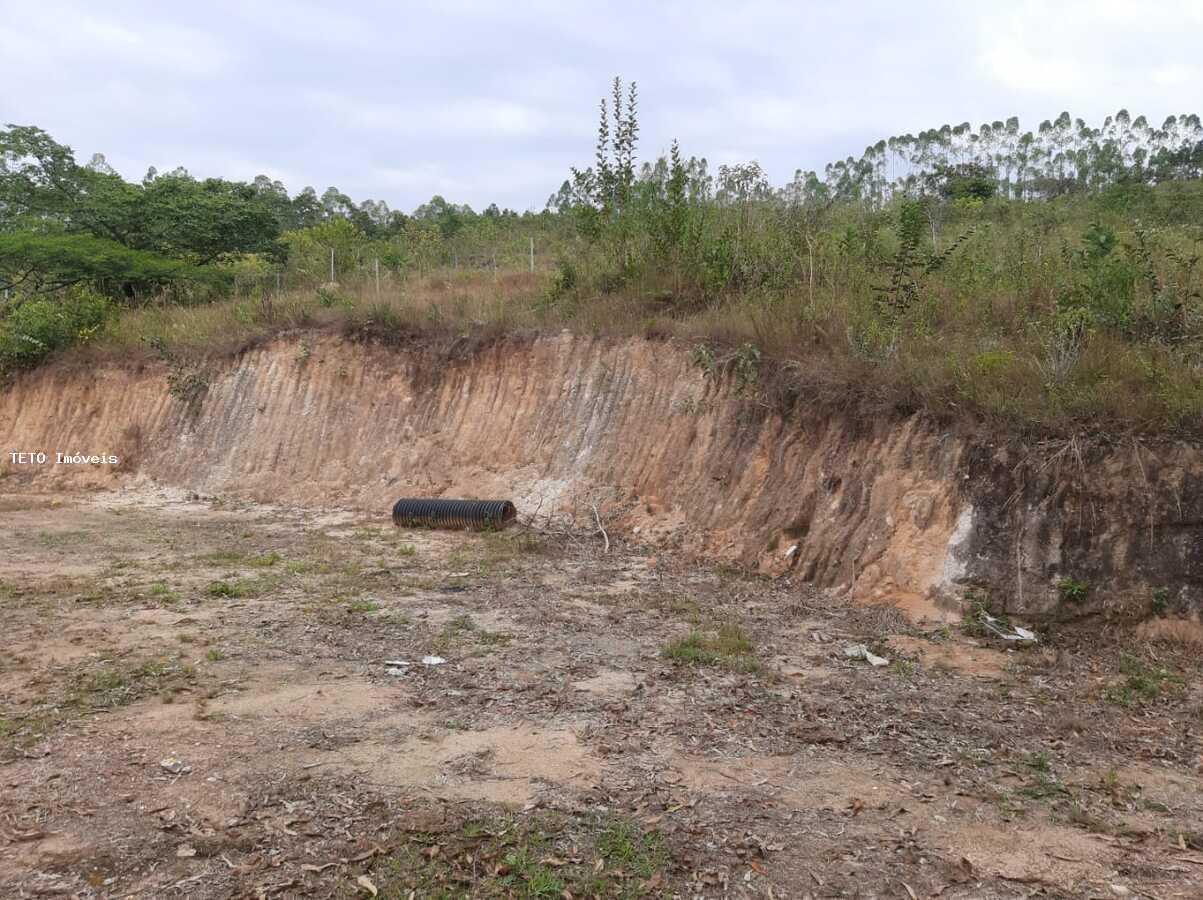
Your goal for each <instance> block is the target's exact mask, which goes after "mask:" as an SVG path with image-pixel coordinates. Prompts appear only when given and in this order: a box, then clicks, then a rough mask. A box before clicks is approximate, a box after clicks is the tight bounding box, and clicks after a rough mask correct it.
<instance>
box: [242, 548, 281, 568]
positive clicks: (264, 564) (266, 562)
mask: <svg viewBox="0 0 1203 900" xmlns="http://www.w3.org/2000/svg"><path fill="white" fill-rule="evenodd" d="M283 558H284V557H282V556H281V555H280V554H279V553H277V552H276V551H275V550H271V551H269V552H267V553H260V554H259V555H258V556H252V557H251V558H250V559H248V560H247V563H248V564H250V565H252V566H255V567H256V568H259V569H266V568H269V567H270V566H274V565H275V564H276V563H278V562H279V561H280V560H281V559H283Z"/></svg>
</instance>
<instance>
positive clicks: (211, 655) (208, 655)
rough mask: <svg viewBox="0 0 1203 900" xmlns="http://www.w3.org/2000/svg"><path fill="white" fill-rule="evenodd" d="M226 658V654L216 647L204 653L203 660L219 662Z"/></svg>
mask: <svg viewBox="0 0 1203 900" xmlns="http://www.w3.org/2000/svg"><path fill="white" fill-rule="evenodd" d="M225 658H226V652H225V651H224V650H221V649H219V648H217V647H213V648H211V649H209V650H207V651H205V659H207V660H208V661H209V662H221V661H222V660H223V659H225Z"/></svg>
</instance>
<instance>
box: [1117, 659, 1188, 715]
mask: <svg viewBox="0 0 1203 900" xmlns="http://www.w3.org/2000/svg"><path fill="white" fill-rule="evenodd" d="M1119 670H1120V674H1121V675H1122V676H1123V680H1122V681H1120V682H1118V683H1117V684H1113V685H1111V686H1110V687H1109V688H1107V689H1106V690H1105V691H1104V692H1103V697H1104V699H1106V700H1107V701H1108V702H1110V703H1115V704H1117V705H1118V706H1125V707H1127V706H1132V705H1133V704H1136V703H1139V702H1141V701H1152V700H1156V699H1157V698H1158V697H1160V696H1161V695H1162V694H1164V693H1167V692H1170V691H1179V690H1181V689H1182V688H1183V687H1184V685H1185V684H1186V682H1185V680H1184V679H1183V678H1182V676H1181V675H1179V674H1178V673H1177V672H1174V671H1173V670H1171V669H1169V668H1167V667H1165V666H1159V665H1154V664H1152V663H1149V662H1146V661H1145V660H1142V659H1141V658H1140V657H1138V656H1134V655H1132V654H1130V653H1124V654H1123V655H1121V656H1120V663H1119Z"/></svg>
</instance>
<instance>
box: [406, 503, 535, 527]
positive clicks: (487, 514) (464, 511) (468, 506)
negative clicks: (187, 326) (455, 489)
mask: <svg viewBox="0 0 1203 900" xmlns="http://www.w3.org/2000/svg"><path fill="white" fill-rule="evenodd" d="M517 515H518V510H516V509H515V508H514V504H513V503H511V502H510V501H509V500H437V499H431V498H428V497H425V498H424V497H402V498H401V499H400V500H398V501H397V502H396V503H395V504H393V524H394V525H397V526H402V525H408V526H410V527H417V526H425V527H427V528H504V527H505V525H506V523H507V522H509V521H510V520H511V519H513V518H514V517H515V516H517Z"/></svg>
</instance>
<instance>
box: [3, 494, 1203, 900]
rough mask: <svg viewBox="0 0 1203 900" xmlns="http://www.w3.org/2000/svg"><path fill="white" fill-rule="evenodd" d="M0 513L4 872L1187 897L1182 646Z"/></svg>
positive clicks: (349, 526)
mask: <svg viewBox="0 0 1203 900" xmlns="http://www.w3.org/2000/svg"><path fill="white" fill-rule="evenodd" d="M0 516H3V520H4V523H5V527H4V528H3V529H0V629H2V631H3V634H4V641H3V651H2V652H0V895H2V896H5V897H33V896H78V897H244V896H245V897H257V896H319V897H326V896H337V897H352V896H360V897H367V896H372V895H378V896H382V897H410V896H415V897H422V896H461V895H465V894H469V895H479V896H538V897H561V896H575V897H580V896H588V895H591V894H599V895H605V896H644V895H646V896H682V897H684V896H689V897H697V896H703V897H717V896H763V897H770V896H771V897H807V896H811V897H898V898H914V897H933V896H941V897H963V898H969V897H973V898H993V897H1027V896H1032V895H1038V896H1042V897H1075V898H1077V897H1123V896H1145V897H1152V898H1170V897H1199V896H1203V824H1201V823H1203V791H1201V790H1200V786H1201V781H1200V779H1201V766H1203V757H1201V752H1203V746H1201V735H1203V690H1201V687H1200V685H1201V684H1203V681H1201V680H1200V677H1199V675H1200V670H1199V667H1200V662H1199V659H1198V652H1197V646H1193V645H1188V644H1183V643H1181V642H1177V643H1174V642H1165V641H1161V642H1158V641H1147V640H1143V639H1141V640H1138V639H1137V638H1135V637H1133V636H1132V635H1130V634H1126V633H1109V632H1107V631H1102V632H1100V631H1099V630H1098V629H1095V630H1094V631H1092V632H1090V633H1085V632H1082V631H1075V632H1061V633H1052V634H1044V635H1042V637H1043V641H1042V643H1041V644H1040V646H1039V647H1036V648H1029V649H1020V650H1014V649H1012V648H1009V647H1007V646H1004V645H1002V644H1001V642H993V643H992V642H991V640H990V639H989V638H988V637H984V636H977V635H975V634H973V633H972V629H966V628H963V627H962V626H961V625H960V624H957V623H953V624H943V625H939V626H938V627H937V626H934V625H933V626H932V627H930V628H925V627H923V626H921V625H913V624H908V623H907V622H906V621H905V620H904V619H903V617H902V616H900V615H899V614H898V613H897V612H896V611H892V610H887V609H879V608H863V607H852V606H848V605H845V604H843V603H842V602H840V601H838V600H834V599H831V598H828V597H825V596H821V595H817V594H813V593H808V592H806V591H805V590H804V589H802V588H800V587H799V586H798V585H796V584H794V583H792V582H791V580H790V578H789V577H786V578H781V579H777V580H769V579H765V578H758V577H751V576H747V575H743V574H741V573H737V572H731V571H725V570H712V571H711V570H704V569H698V568H695V567H687V566H684V565H679V564H677V563H676V562H675V561H674V559H672V558H670V557H669V556H668V555H666V554H660V555H659V556H655V557H653V556H649V555H647V554H646V553H644V552H642V551H640V550H639V549H638V548H635V547H629V546H625V545H623V544H621V543H620V542H617V541H616V542H615V545H614V547H613V548H612V549H611V551H610V552H609V553H604V552H603V551H602V548H601V545H600V541H599V540H598V539H596V538H592V537H588V536H575V537H572V536H566V535H547V534H532V533H527V532H523V531H521V530H517V531H515V530H511V531H507V532H504V533H501V534H466V533H437V532H398V531H396V530H395V529H393V528H392V526H391V524H389V523H388V522H387V521H386V520H384V519H383V518H379V519H368V518H365V517H363V516H361V515H358V514H350V513H340V512H337V511H331V512H327V513H320V512H319V513H315V512H313V511H304V510H296V509H286V508H275V507H267V506H254V505H247V504H235V503H223V502H221V501H220V500H219V499H215V498H204V499H201V498H196V497H193V498H191V499H189V498H187V497H185V496H183V495H172V494H168V493H154V492H150V491H146V490H143V491H140V492H131V493H99V494H90V495H75V496H69V495H63V496H57V495H48V494H33V493H24V494H8V495H3V496H0ZM691 632H696V634H695V635H694V640H692V641H690V640H688V638H689V636H690V634H691ZM682 639H686V640H684V641H682ZM674 642H676V643H674ZM851 643H864V644H866V645H868V646H870V647H871V648H873V649H874V650H875V652H878V653H880V654H881V655H883V656H885V657H887V658H888V659H889V660H890V664H889V665H888V666H884V667H881V668H874V667H871V666H869V665H867V664H866V663H865V662H864V661H862V660H859V659H852V658H849V657H848V656H847V655H846V653H845V647H846V646H847V645H848V644H851ZM427 657H439V658H441V659H442V660H444V662H441V663H438V664H433V665H428V664H425V663H424V662H423V659H424V658H427Z"/></svg>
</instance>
